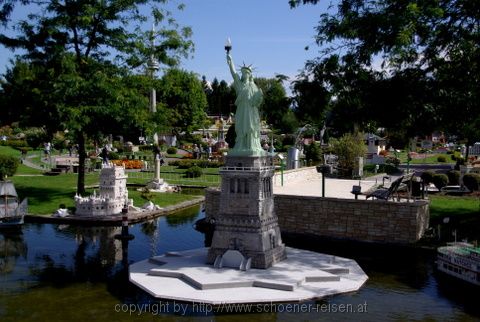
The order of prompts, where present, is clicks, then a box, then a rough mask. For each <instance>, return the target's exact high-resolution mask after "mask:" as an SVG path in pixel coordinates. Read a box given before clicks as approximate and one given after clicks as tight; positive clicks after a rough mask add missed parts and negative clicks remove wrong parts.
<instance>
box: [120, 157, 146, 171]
mask: <svg viewBox="0 0 480 322" xmlns="http://www.w3.org/2000/svg"><path fill="white" fill-rule="evenodd" d="M112 163H113V164H115V165H116V166H122V165H124V166H125V169H142V168H143V161H142V160H127V159H123V160H112Z"/></svg>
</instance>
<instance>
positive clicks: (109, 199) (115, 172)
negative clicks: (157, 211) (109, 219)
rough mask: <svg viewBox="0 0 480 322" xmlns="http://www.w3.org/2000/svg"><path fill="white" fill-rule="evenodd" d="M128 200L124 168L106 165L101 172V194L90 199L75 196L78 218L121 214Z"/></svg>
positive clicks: (129, 202) (94, 193)
mask: <svg viewBox="0 0 480 322" xmlns="http://www.w3.org/2000/svg"><path fill="white" fill-rule="evenodd" d="M131 203H132V202H131V201H129V200H128V191H127V175H126V174H125V168H124V167H118V166H115V165H112V164H108V165H104V167H103V168H102V171H101V172H100V192H99V193H98V195H97V193H96V192H95V191H94V192H93V195H91V196H90V197H85V198H84V197H81V196H78V195H76V196H75V205H76V208H77V210H76V212H75V215H77V216H110V215H116V214H119V213H121V211H122V208H123V207H124V206H125V205H126V204H127V205H130V204H131Z"/></svg>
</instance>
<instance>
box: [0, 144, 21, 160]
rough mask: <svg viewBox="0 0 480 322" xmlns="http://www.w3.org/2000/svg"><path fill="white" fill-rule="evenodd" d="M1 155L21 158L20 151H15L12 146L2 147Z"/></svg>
mask: <svg viewBox="0 0 480 322" xmlns="http://www.w3.org/2000/svg"><path fill="white" fill-rule="evenodd" d="M0 154H1V155H9V156H12V157H19V158H20V151H18V150H15V149H14V148H12V147H11V146H4V145H0Z"/></svg>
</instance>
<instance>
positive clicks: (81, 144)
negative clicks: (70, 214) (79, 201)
mask: <svg viewBox="0 0 480 322" xmlns="http://www.w3.org/2000/svg"><path fill="white" fill-rule="evenodd" d="M86 158H87V153H86V151H85V134H84V133H83V132H80V133H79V134H78V181H77V193H78V194H79V195H84V194H85V159H86Z"/></svg>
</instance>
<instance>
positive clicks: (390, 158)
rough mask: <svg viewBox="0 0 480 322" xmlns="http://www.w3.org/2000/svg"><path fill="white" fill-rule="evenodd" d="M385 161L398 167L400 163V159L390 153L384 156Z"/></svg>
mask: <svg viewBox="0 0 480 322" xmlns="http://www.w3.org/2000/svg"><path fill="white" fill-rule="evenodd" d="M385 163H386V164H391V165H393V166H395V167H398V166H399V165H400V159H399V158H397V157H394V156H391V155H390V156H387V157H386V160H385Z"/></svg>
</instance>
